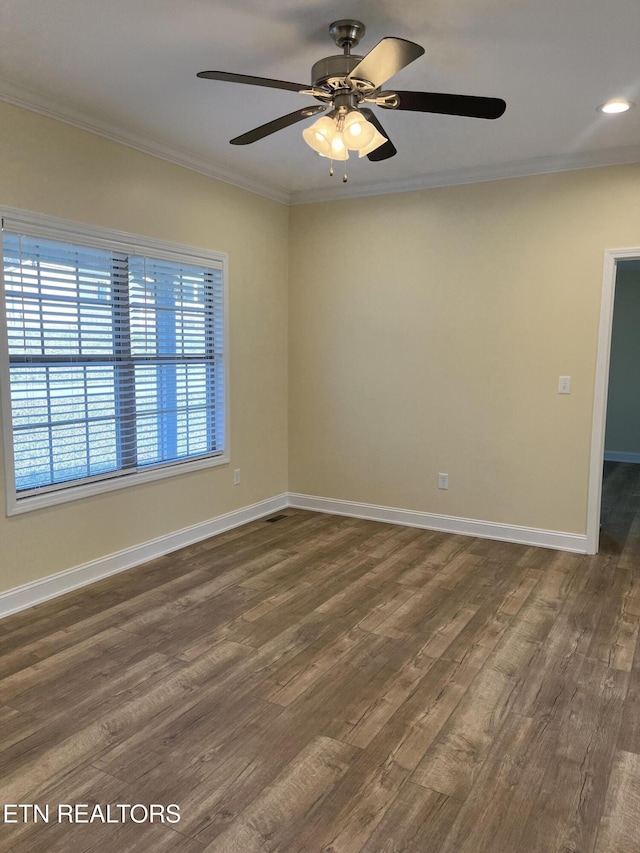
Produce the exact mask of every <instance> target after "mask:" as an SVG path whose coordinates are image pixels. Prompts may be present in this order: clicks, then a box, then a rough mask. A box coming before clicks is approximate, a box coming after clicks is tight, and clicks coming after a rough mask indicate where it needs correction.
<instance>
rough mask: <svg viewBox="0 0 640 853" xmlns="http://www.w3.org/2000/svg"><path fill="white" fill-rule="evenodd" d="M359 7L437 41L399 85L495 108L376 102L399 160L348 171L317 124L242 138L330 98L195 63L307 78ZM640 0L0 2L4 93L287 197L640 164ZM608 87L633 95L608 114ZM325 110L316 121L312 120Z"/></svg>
mask: <svg viewBox="0 0 640 853" xmlns="http://www.w3.org/2000/svg"><path fill="white" fill-rule="evenodd" d="M346 17H350V18H357V19H360V20H362V21H363V22H364V23H365V24H366V27H367V32H366V35H365V37H364V39H363V41H362V42H361V44H360V45H359V47H358V48H357V51H356V52H358V53H360V54H364V53H366V52H368V51H369V50H370V49H371V48H372V47H373V46H374V45H375V44H376V43H377V42H378V41H379V40H380V39H381V38H383V37H384V36H388V35H392V36H400V37H402V38H407V39H410V40H412V41H415V42H418V43H419V44H421V45H423V46H424V47H425V49H426V53H425V55H424V56H422V57H421V58H420V59H418V60H416V61H415V62H414V63H413V64H412V65H410V66H408V67H407V68H405V69H404V70H403V71H401V72H400V73H399V74H398V75H396V77H394V78H392V80H391V82H390V83H389V84H387V87H386V88H390V89H391V88H393V87H394V86H395V87H397V88H399V89H417V90H423V91H431V92H453V93H460V94H469V95H485V96H490V97H499V98H504V99H505V100H506V102H507V111H506V113H505V115H504V116H503V117H502V118H500V119H498V120H496V121H483V120H480V119H471V118H459V117H451V116H440V115H428V114H422V113H410V112H399V111H398V112H392V111H388V110H384V111H383V110H377V112H378V116H379V118H380V120H381V121H382V122H383V124H384V126H385V128H386V130H387V131H388V132H389V135H390V137H391V139H392V140H393V142H394V144H395V146H396V148H397V149H398V154H397V156H396V157H394V158H392V159H390V160H387V161H384V162H381V163H372V162H370V161H368V160H367V159H366V158H365V159H364V160H360V161H358V160H357V159H354V158H352V159H350V160H349V162H348V164H347V165H348V174H349V183H348V184H346V185H343V184H342V182H341V181H340V173H339V171H338V170H337V172H338V174H336V176H335V177H333V178H330V177H329V176H328V162H327V161H326V160H324V159H322V158H320V157H318V155H317V154H315V153H314V152H313V151H312V150H311V149H310V148H308V147H307V145H306V144H305V143H304V142H303V140H302V134H301V132H302V129H303V127H304V126H305V123H301V124H298V125H294V126H292V127H289V128H287V129H285V130H282V131H280V132H278V133H276V134H274V135H273V136H270V137H268V138H266V139H264V140H261V141H259V142H257V143H255V144H253V145H248V146H242V147H240V146H231V145H229V139H231V138H232V137H234V136H237V135H238V134H240V133H242V132H244V131H246V130H249V129H251V128H253V127H255V126H257V125H260V124H263V123H264V122H266V121H269V120H271V119H273V118H276V117H278V116H281V115H284V114H286V113H289V112H292V111H293V110H295V109H299V108H301V107H303V106H305V105H306V104H313V103H317V102H316V101H314V100H313V99H312V98H308V97H304V96H301V95H299V94H297V93H294V92H287V91H282V90H272V89H266V88H258V87H253V86H242V85H237V84H230V83H222V82H215V81H212V80H201V79H198V78H196V72H198V71H202V70H209V69H214V70H224V71H234V72H240V73H245V74H253V75H258V76H265V77H274V78H278V79H281V80H291V81H294V82H301V83H307V82H309V81H310V71H311V65H312V64H313V63H314V62H315V61H316V60H318V59H320V58H321V57H323V56H329V55H332V54H335V53H339V52H340V51H339V50H338V49H337V48H336V46H335V45H334V44H333V42H332V41H331V40H330V39H329V36H328V26H329V24H330V23H331V22H332V21H333V20H336V19H339V18H346ZM639 45H640V2H638V0H609V2H607V0H368V2H365V0H345V2H342V3H340V2H326V0H262V2H258V0H180V1H179V2H178V0H174V2H170V0H108V2H105V0H0V98H2V99H4V100H8V101H11V102H13V103H17V104H20V105H23V106H29V107H31V108H34V109H38V110H39V111H42V112H45V113H47V114H49V115H53V116H56V117H59V118H62V119H64V120H67V121H70V122H72V123H74V124H77V125H79V126H81V127H86V128H89V129H93V130H96V131H98V132H100V133H103V134H104V135H107V136H109V137H111V138H114V139H118V140H121V141H124V142H127V143H129V144H133V145H135V146H137V147H139V148H142V149H143V150H148V151H152V152H154V153H157V154H159V155H160V156H164V157H167V158H169V159H172V160H175V161H177V162H182V163H184V164H186V165H190V166H192V167H193V168H196V169H198V170H199V171H202V172H205V173H208V174H211V175H214V176H216V177H220V178H222V179H224V180H228V181H231V182H232V183H237V184H239V185H240V186H246V187H249V188H251V189H255V190H256V191H258V192H262V193H263V194H266V195H269V196H271V197H273V198H278V199H280V200H282V201H305V200H314V199H320V198H335V197H340V196H343V195H347V196H348V195H356V194H357V195H363V194H370V193H373V192H384V191H390V190H393V189H408V188H418V187H425V186H435V185H442V184H446V183H461V182H466V181H471V180H481V179H485V178H495V177H503V176H511V175H519V174H532V173H536V172H546V171H556V170H559V169H563V168H575V167H579V166H593V165H601V164H602V165H604V164H610V163H623V162H640V61H639V57H640V53H639ZM612 97H626V98H629V99H631V100H635V101H638V102H639V103H638V106H637V107H636V108H635V109H632V110H631V111H630V112H629V113H626V114H624V115H618V116H604V115H602V114H601V113H598V112H596V107H597V106H598V105H599V104H602V103H603V102H604V101H606V100H608V99H609V98H612ZM311 121H313V119H310V120H309V123H311Z"/></svg>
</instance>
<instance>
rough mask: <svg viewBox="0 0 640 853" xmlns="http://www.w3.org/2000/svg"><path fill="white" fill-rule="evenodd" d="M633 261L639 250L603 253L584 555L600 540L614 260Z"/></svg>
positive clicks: (614, 290) (615, 273)
mask: <svg viewBox="0 0 640 853" xmlns="http://www.w3.org/2000/svg"><path fill="white" fill-rule="evenodd" d="M636 260H640V247H636V248H632V249H607V251H606V252H605V253H604V271H603V275H602V298H601V301H600V327H599V330H598V352H597V357H596V379H595V389H594V399H593V422H592V429H591V465H590V469H589V498H588V503H587V543H586V544H587V554H597V553H598V544H599V539H600V511H601V506H602V464H603V461H604V434H605V426H606V420H607V395H608V392H609V366H610V361H611V336H612V331H613V306H614V300H615V292H616V275H617V272H618V261H636Z"/></svg>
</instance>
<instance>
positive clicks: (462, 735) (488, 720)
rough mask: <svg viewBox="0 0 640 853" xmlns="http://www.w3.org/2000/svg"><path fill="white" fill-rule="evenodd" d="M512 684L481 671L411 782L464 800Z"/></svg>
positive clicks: (494, 672)
mask: <svg viewBox="0 0 640 853" xmlns="http://www.w3.org/2000/svg"><path fill="white" fill-rule="evenodd" d="M514 687H515V684H514V682H513V680H512V679H510V678H509V677H508V676H507V675H505V674H504V673H502V672H499V671H497V670H494V669H491V668H485V669H483V670H481V671H480V673H478V675H477V676H476V678H475V680H474V682H473V684H472V685H471V687H470V688H469V690H468V691H467V692H466V694H465V696H464V698H463V699H462V701H461V702H460V704H459V705H458V707H457V708H456V710H455V711H454V713H453V714H452V715H451V717H450V719H449V721H448V723H447V725H446V726H445V728H444V730H443V732H442V734H441V735H440V736H439V737H438V738H437V739H436V741H435V743H434V744H433V745H432V746H431V748H430V749H429V750H427V753H426V754H425V756H424V758H423V759H422V761H421V762H420V764H418V766H417V767H416V769H415V770H414V772H413V774H412V776H411V781H412V782H415V783H416V784H418V785H422V786H423V787H425V788H430V789H431V790H434V791H439V792H440V793H441V794H447V795H448V796H451V797H456V798H457V799H460V800H464V799H465V797H466V796H467V794H468V793H469V791H470V790H471V788H472V786H473V783H474V780H475V778H476V776H477V774H478V772H479V770H480V768H481V767H482V764H483V762H484V759H485V758H486V756H487V754H488V752H489V749H490V748H491V745H492V744H493V741H494V739H495V737H496V736H497V734H498V732H499V730H500V727H501V726H502V723H503V721H504V719H505V717H506V714H507V713H508V711H509V706H510V699H511V694H512V693H513V690H514Z"/></svg>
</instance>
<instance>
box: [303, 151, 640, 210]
mask: <svg viewBox="0 0 640 853" xmlns="http://www.w3.org/2000/svg"><path fill="white" fill-rule="evenodd" d="M632 163H640V145H633V146H629V147H627V148H608V149H603V150H601V151H587V152H580V153H574V154H556V155H552V156H549V157H535V158H532V159H530V160H516V161H512V162H508V163H497V164H495V165H491V166H474V167H471V168H465V169H451V170H449V171H444V172H429V173H427V174H426V175H419V176H416V177H413V178H403V179H400V180H389V181H379V182H378V183H368V184H366V185H358V184H351V183H347V184H340V185H339V186H336V185H332V186H331V187H328V188H326V189H324V188H323V189H314V190H301V191H299V192H293V193H291V197H290V200H289V203H290V204H291V205H296V204H314V203H316V202H323V201H341V200H343V199H350V198H364V197H366V196H374V195H389V194H391V193H404V192H413V191H415V190H428V189H435V188H437V187H450V186H459V185H462V184H478V183H482V182H484V181H500V180H505V179H507V178H525V177H530V176H532V175H545V174H551V173H553V172H570V171H575V170H576V169H597V168H599V167H602V166H622V165H629V164H632Z"/></svg>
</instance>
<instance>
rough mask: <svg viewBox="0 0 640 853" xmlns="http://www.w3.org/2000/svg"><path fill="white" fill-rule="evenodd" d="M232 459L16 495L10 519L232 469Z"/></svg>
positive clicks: (9, 502)
mask: <svg viewBox="0 0 640 853" xmlns="http://www.w3.org/2000/svg"><path fill="white" fill-rule="evenodd" d="M228 464H229V457H228V456H226V455H222V456H208V457H206V458H204V459H194V460H192V461H191V462H180V463H177V464H173V465H165V466H163V467H158V468H150V469H149V470H148V471H137V472H136V473H135V474H123V475H122V476H119V477H111V478H110V479H107V480H98V481H96V482H94V483H85V484H83V485H80V486H68V487H67V488H65V489H61V490H60V491H54V492H46V493H43V494H41V495H32V496H31V497H28V498H17V497H16V496H15V495H14V494H10V495H8V498H7V516H12V515H21V514H22V513H25V512H32V511H34V510H38V509H44V508H46V507H50V506H57V505H58V504H63V503H69V502H70V501H76V500H81V499H83V498H90V497H93V496H95V495H103V494H106V493H108V492H114V491H116V490H117V489H126V488H129V487H130V486H139V485H142V484H143V483H153V482H155V481H156V480H164V479H167V478H168V477H177V476H180V475H183V474H190V473H192V472H194V471H202V470H203V469H205V468H217V467H218V466H220V465H228Z"/></svg>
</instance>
